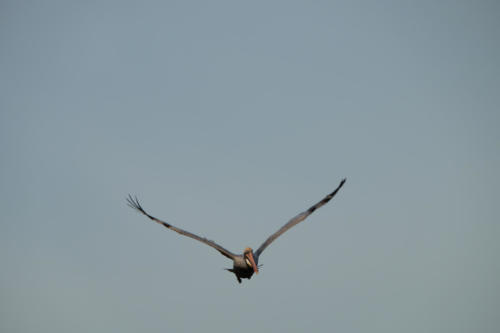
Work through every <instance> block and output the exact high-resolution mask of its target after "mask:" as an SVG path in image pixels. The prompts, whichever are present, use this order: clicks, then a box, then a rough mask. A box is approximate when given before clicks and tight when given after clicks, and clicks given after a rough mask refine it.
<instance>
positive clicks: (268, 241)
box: [254, 178, 345, 258]
mask: <svg viewBox="0 0 500 333" xmlns="http://www.w3.org/2000/svg"><path fill="white" fill-rule="evenodd" d="M344 183H345V178H344V179H342V181H341V182H340V184H339V186H338V187H337V188H336V189H335V191H333V192H332V193H330V194H328V195H327V196H326V197H324V198H323V200H321V201H320V202H318V203H317V204H315V205H314V206H312V207H311V208H309V209H308V210H306V211H305V212H302V213H300V214H299V215H297V216H295V217H294V218H292V219H291V220H290V221H288V222H287V223H286V224H285V225H284V226H282V227H281V228H280V229H279V230H278V231H276V232H275V233H274V234H272V235H271V236H269V238H268V239H266V241H265V242H264V243H262V245H261V246H260V247H259V248H258V249H257V251H256V252H255V254H254V255H255V256H256V257H257V258H258V257H259V256H260V254H261V253H262V251H264V250H265V249H266V247H268V246H269V244H271V243H272V242H273V241H274V240H275V239H276V238H278V237H279V236H281V235H282V234H283V233H284V232H285V231H287V230H288V229H290V228H291V227H293V226H294V225H296V224H298V223H300V222H302V221H304V220H305V219H306V217H308V216H309V215H311V214H312V213H313V212H314V211H315V210H316V209H318V208H320V207H321V206H323V205H324V204H326V203H327V202H328V201H330V199H331V198H333V197H334V196H335V194H337V192H338V191H339V190H340V188H341V187H342V186H343V185H344Z"/></svg>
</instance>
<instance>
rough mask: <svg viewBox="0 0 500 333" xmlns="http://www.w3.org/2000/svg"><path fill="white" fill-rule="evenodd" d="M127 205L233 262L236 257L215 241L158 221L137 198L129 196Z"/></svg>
mask: <svg viewBox="0 0 500 333" xmlns="http://www.w3.org/2000/svg"><path fill="white" fill-rule="evenodd" d="M127 204H128V205H129V206H130V207H132V208H134V209H136V210H138V211H139V212H141V213H142V214H144V215H146V216H147V217H149V218H150V219H151V220H153V221H155V222H156V223H159V224H161V225H163V226H164V227H165V228H168V229H170V230H173V231H175V232H178V233H179V234H181V235H183V236H187V237H190V238H193V239H196V240H198V241H200V242H202V243H205V244H207V245H208V246H211V247H213V248H214V249H216V250H217V251H219V252H220V253H221V254H222V255H224V256H226V257H228V258H229V259H231V260H233V259H234V258H235V257H236V255H235V254H234V253H232V252H230V251H228V250H226V249H225V248H223V247H222V246H220V245H219V244H217V243H215V242H214V241H211V240H209V239H206V238H203V237H200V236H198V235H195V234H192V233H190V232H189V231H186V230H182V229H179V228H177V227H174V226H173V225H171V224H168V223H167V222H164V221H162V220H159V219H157V218H156V217H154V216H151V215H149V214H148V213H146V211H145V210H144V209H143V208H142V206H141V205H140V204H139V201H138V200H137V197H132V196H131V195H130V194H129V195H128V198H127Z"/></svg>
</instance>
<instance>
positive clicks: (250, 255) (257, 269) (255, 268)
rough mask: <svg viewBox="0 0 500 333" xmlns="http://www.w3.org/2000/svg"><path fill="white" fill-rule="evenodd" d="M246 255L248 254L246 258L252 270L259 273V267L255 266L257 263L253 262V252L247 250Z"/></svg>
mask: <svg viewBox="0 0 500 333" xmlns="http://www.w3.org/2000/svg"><path fill="white" fill-rule="evenodd" d="M247 256H248V259H249V260H250V263H251V264H252V267H253V271H254V272H255V274H259V267H257V265H256V264H255V260H253V253H252V252H248V255H247Z"/></svg>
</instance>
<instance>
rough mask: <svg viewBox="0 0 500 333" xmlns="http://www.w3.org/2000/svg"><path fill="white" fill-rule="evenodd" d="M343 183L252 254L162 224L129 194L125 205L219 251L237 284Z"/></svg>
mask: <svg viewBox="0 0 500 333" xmlns="http://www.w3.org/2000/svg"><path fill="white" fill-rule="evenodd" d="M345 181H346V180H345V178H344V179H342V181H341V182H340V184H339V185H338V186H337V188H336V189H335V190H334V191H333V192H332V193H330V194H328V195H327V196H326V197H324V198H323V199H322V200H321V201H319V202H318V203H316V204H315V205H313V206H311V207H310V208H309V209H308V210H306V211H304V212H302V213H300V214H298V215H297V216H295V217H293V218H292V219H291V220H289V221H288V222H287V223H285V225H283V226H282V227H281V228H280V229H279V230H278V231H276V232H275V233H274V234H272V235H271V236H269V237H268V238H267V239H266V240H265V241H264V243H262V245H261V246H260V247H259V248H258V249H257V251H255V252H254V251H253V250H252V248H251V247H247V248H245V250H243V253H242V254H234V253H232V252H231V251H228V250H226V249H225V248H223V247H222V246H220V245H219V244H217V243H215V242H214V241H212V240H208V239H206V238H203V237H200V236H198V235H195V234H193V233H190V232H189V231H186V230H182V229H180V228H177V227H174V226H173V225H171V224H169V223H167V222H164V221H162V220H159V219H157V218H156V217H154V216H151V215H149V214H148V213H146V211H145V210H144V209H143V208H142V206H141V205H140V203H139V200H137V197H132V196H131V195H130V194H129V195H128V198H127V204H128V205H129V206H130V207H132V208H133V209H135V210H137V211H139V212H140V213H142V214H144V215H146V216H147V217H149V218H150V219H151V220H153V221H154V222H156V223H159V224H161V225H163V226H164V227H166V228H168V229H170V230H173V231H175V232H178V233H179V234H181V235H183V236H187V237H190V238H193V239H196V240H198V241H200V242H202V243H205V244H207V245H208V246H211V247H213V248H214V249H216V250H217V251H219V252H220V253H221V254H222V255H223V256H225V257H227V258H229V259H231V260H232V261H233V268H226V270H227V271H229V272H232V273H234V275H236V279H237V280H238V283H241V279H250V278H251V277H252V275H253V274H254V273H255V274H258V273H259V258H260V255H261V254H262V252H263V251H264V250H265V249H266V248H267V247H268V246H269V245H270V244H271V243H272V242H273V241H274V240H275V239H276V238H278V237H279V236H281V235H282V234H283V233H284V232H285V231H287V230H288V229H290V228H292V227H293V226H295V225H296V224H298V223H300V222H302V221H304V220H305V219H306V218H307V217H308V216H309V215H311V214H312V213H313V212H314V211H315V210H316V209H318V208H320V207H321V206H323V205H324V204H326V203H327V202H328V201H330V199H332V198H333V197H334V196H335V194H337V192H338V191H339V190H340V188H341V187H342V186H343V185H344V183H345Z"/></svg>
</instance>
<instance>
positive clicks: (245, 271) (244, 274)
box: [226, 255, 258, 283]
mask: <svg viewBox="0 0 500 333" xmlns="http://www.w3.org/2000/svg"><path fill="white" fill-rule="evenodd" d="M255 263H256V264H257V262H255ZM257 265H258V264H257ZM257 267H258V266H257ZM226 270H227V271H229V272H232V273H234V275H236V279H237V280H238V282H239V283H241V279H249V280H250V278H251V277H252V275H253V273H254V272H255V271H254V269H253V267H252V266H251V264H250V265H249V264H248V263H247V262H246V260H245V258H244V255H237V256H236V257H235V258H234V259H233V268H226Z"/></svg>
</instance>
